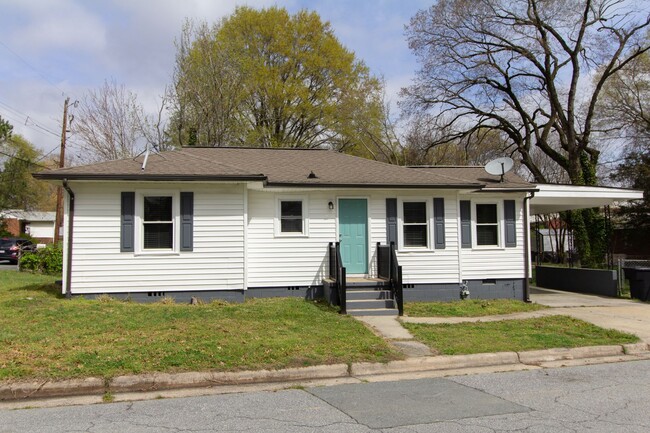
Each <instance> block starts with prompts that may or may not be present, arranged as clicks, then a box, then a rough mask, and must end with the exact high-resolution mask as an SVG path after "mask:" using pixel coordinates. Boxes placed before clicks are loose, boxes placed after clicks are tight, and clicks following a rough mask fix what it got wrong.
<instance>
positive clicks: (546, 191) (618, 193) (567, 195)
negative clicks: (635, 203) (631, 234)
mask: <svg viewBox="0 0 650 433" xmlns="http://www.w3.org/2000/svg"><path fill="white" fill-rule="evenodd" d="M537 189H538V191H537V192H536V193H535V197H533V198H532V199H531V200H530V213H531V214H532V215H539V214H548V213H555V212H561V211H565V210H573V209H584V208H591V207H601V206H608V205H611V204H613V203H615V202H624V201H629V200H641V199H643V191H637V190H633V189H625V188H613V187H606V186H576V185H556V184H543V183H542V184H537Z"/></svg>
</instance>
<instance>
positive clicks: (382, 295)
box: [345, 278, 398, 316]
mask: <svg viewBox="0 0 650 433" xmlns="http://www.w3.org/2000/svg"><path fill="white" fill-rule="evenodd" d="M347 286H348V289H347V291H346V293H345V294H346V300H347V302H346V304H345V307H346V310H347V313H348V314H349V315H351V316H397V315H398V311H397V308H396V307H397V306H396V305H395V301H394V300H393V299H391V295H390V290H389V287H388V282H386V281H384V280H380V279H365V278H355V279H352V278H351V279H349V280H348V281H347Z"/></svg>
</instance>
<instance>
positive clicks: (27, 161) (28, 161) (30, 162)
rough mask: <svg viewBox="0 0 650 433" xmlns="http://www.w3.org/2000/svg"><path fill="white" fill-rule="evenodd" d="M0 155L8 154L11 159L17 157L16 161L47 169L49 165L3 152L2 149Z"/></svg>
mask: <svg viewBox="0 0 650 433" xmlns="http://www.w3.org/2000/svg"><path fill="white" fill-rule="evenodd" d="M0 155H4V156H8V157H9V158H12V159H17V160H18V161H22V162H25V163H27V164H29V165H36V166H38V167H41V168H45V169H47V170H49V169H50V167H47V166H45V165H42V164H39V163H37V162H34V161H30V160H29V159H25V158H21V157H19V156H16V155H12V154H10V153H6V152H3V151H1V150H0Z"/></svg>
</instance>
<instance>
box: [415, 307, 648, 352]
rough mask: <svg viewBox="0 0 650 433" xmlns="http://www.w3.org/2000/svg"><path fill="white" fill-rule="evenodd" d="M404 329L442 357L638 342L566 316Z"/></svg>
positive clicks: (418, 326)
mask: <svg viewBox="0 0 650 433" xmlns="http://www.w3.org/2000/svg"><path fill="white" fill-rule="evenodd" d="M404 326H405V327H406V329H408V330H409V331H411V333H412V334H413V335H414V336H415V338H416V339H418V340H420V341H421V342H423V343H424V344H426V345H428V346H429V347H431V348H432V349H434V350H435V351H437V352H438V353H440V354H443V355H459V354H469V353H484V352H507V351H524V350H535V349H550V348H555V347H579V346H598V345H607V344H624V343H634V342H637V341H638V340H639V339H638V338H637V337H636V336H634V335H631V334H626V333H623V332H619V331H615V330H611V329H603V328H600V327H598V326H595V325H592V324H590V323H587V322H584V321H582V320H578V319H574V318H571V317H567V316H548V317H539V318H535V319H525V320H503V321H499V322H478V323H458V324H442V325H424V324H418V323H404Z"/></svg>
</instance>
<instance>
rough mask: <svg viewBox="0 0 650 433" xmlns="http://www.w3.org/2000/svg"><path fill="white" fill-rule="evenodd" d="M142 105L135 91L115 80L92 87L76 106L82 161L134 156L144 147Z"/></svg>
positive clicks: (74, 130) (75, 130)
mask: <svg viewBox="0 0 650 433" xmlns="http://www.w3.org/2000/svg"><path fill="white" fill-rule="evenodd" d="M141 119H144V114H143V111H142V107H141V106H140V104H138V102H137V99H136V95H135V94H134V93H132V92H130V91H129V90H127V89H126V87H125V86H124V85H118V84H117V83H115V82H114V81H105V82H104V84H103V85H102V86H101V87H99V88H98V89H97V90H91V91H89V92H88V93H87V94H86V95H85V96H84V98H83V99H82V101H81V103H80V105H79V107H78V108H77V109H76V110H75V113H74V121H73V122H72V133H73V139H74V141H75V142H77V143H78V144H79V146H80V153H79V155H78V158H79V159H80V160H81V161H83V162H96V161H107V160H113V159H120V158H128V157H133V156H135V155H137V154H138V153H140V152H141V151H142V150H143V149H144V140H142V124H141Z"/></svg>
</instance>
